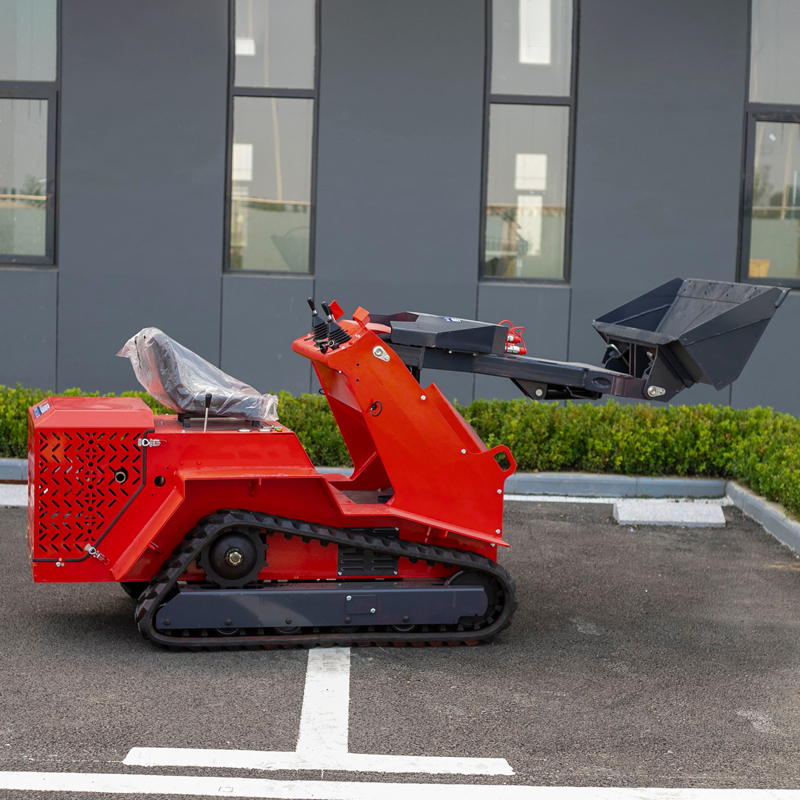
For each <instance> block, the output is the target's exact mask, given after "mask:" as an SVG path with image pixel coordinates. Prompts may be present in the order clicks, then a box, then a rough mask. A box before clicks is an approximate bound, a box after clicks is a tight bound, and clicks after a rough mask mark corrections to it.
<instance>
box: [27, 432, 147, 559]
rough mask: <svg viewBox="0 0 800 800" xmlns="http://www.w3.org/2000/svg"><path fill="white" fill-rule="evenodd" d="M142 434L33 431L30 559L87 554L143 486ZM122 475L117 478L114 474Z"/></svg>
mask: <svg viewBox="0 0 800 800" xmlns="http://www.w3.org/2000/svg"><path fill="white" fill-rule="evenodd" d="M143 435H144V433H143V432H140V433H138V434H135V433H133V432H124V431H75V430H70V431H51V430H49V431H47V432H38V433H37V434H36V436H37V442H36V444H37V445H38V453H37V458H36V471H35V483H34V490H35V506H36V526H35V536H34V541H33V543H32V544H33V551H34V552H33V557H34V558H39V559H42V558H44V559H59V558H60V559H63V560H64V561H72V560H77V559H81V558H84V557H85V556H86V553H85V550H84V548H85V547H86V545H95V544H96V543H97V541H98V540H99V539H100V537H101V536H102V535H103V534H104V533H105V531H106V530H108V528H109V526H110V525H111V523H112V522H113V521H114V519H115V518H116V517H117V515H118V514H119V513H120V511H122V509H123V508H124V507H125V504H126V503H127V502H128V501H129V500H130V498H131V497H132V496H133V495H134V494H135V492H136V491H137V490H138V489H139V487H140V486H141V484H142V451H141V448H140V447H139V446H138V445H137V440H138V439H140V438H141V437H142V436H143ZM122 472H124V473H125V479H124V481H122V482H119V481H118V480H117V479H116V478H115V473H119V474H120V477H121V473H122Z"/></svg>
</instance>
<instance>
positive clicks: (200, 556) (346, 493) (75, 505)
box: [28, 279, 787, 650]
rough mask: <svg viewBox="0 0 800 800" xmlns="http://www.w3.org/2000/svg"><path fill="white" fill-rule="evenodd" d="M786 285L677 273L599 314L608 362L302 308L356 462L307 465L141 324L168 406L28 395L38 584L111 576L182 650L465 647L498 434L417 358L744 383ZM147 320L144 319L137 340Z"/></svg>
mask: <svg viewBox="0 0 800 800" xmlns="http://www.w3.org/2000/svg"><path fill="white" fill-rule="evenodd" d="M786 293H787V290H785V289H778V288H773V287H763V286H753V285H743V284H733V283H719V282H712V281H704V280H682V279H676V280H673V281H670V282H669V283H666V284H664V285H663V286H660V287H659V288H657V289H655V290H653V291H651V292H649V293H647V294H645V295H643V296H641V297H639V298H637V299H635V300H633V301H631V302H629V303H627V304H626V305H623V306H621V307H620V308H618V309H616V310H615V311H612V312H611V313H609V314H606V315H605V316H604V317H601V318H600V319H598V320H596V321H595V322H594V327H595V328H596V329H597V330H598V332H599V333H600V335H601V336H602V337H603V339H604V340H605V342H606V353H605V358H604V361H603V366H599V367H595V366H589V365H586V364H576V363H562V362H557V361H547V360H543V359H539V358H534V357H531V356H528V355H526V354H525V347H524V342H522V337H521V330H520V329H518V328H513V327H512V326H510V323H503V324H500V325H496V324H490V323H485V322H477V321H473V320H465V319H459V318H454V317H439V316H433V315H430V314H417V313H408V312H406V313H399V314H393V315H391V316H376V315H372V316H371V315H369V314H368V312H367V311H365V310H364V309H362V308H359V309H358V310H357V311H356V312H355V313H354V314H353V316H352V319H351V320H344V319H343V318H342V316H343V315H342V313H341V309H340V308H339V307H338V306H337V305H336V304H335V303H331V305H330V306H328V305H326V304H324V303H323V304H322V307H323V311H324V313H325V319H323V318H322V317H321V316H320V315H319V314H318V313H317V311H316V309H315V308H314V303H313V302H312V301H310V300H309V303H310V305H311V308H312V330H311V332H310V333H309V334H308V335H307V336H304V337H302V338H300V339H297V340H296V341H295V342H294V344H293V350H294V351H295V353H297V354H298V355H301V356H303V357H305V358H308V359H310V360H311V362H312V364H313V366H314V370H315V371H316V374H317V377H318V378H319V381H320V383H321V385H322V391H323V392H324V394H325V397H326V398H327V400H328V402H329V404H330V407H331V410H332V412H333V414H334V417H335V418H336V421H337V423H338V425H339V428H340V430H341V433H342V436H343V437H344V441H345V443H346V445H347V448H348V450H349V452H350V455H351V457H352V460H353V464H354V471H353V474H352V475H351V476H349V477H347V476H345V475H343V474H323V473H322V472H319V471H318V470H317V469H315V467H314V465H313V464H312V463H311V461H310V460H309V458H308V456H307V455H306V453H305V451H304V450H303V447H302V446H301V444H300V442H299V441H298V439H297V437H296V436H295V434H294V433H292V431H290V430H288V429H287V428H286V427H285V426H283V425H281V424H280V423H279V421H278V419H277V417H276V415H275V405H274V398H271V399H270V396H261V395H258V393H257V392H255V390H253V389H251V388H250V387H247V386H246V385H244V384H240V383H239V382H237V381H234V380H233V379H231V378H229V377H228V376H226V375H224V373H222V372H221V371H219V370H217V369H216V368H215V367H212V366H211V365H210V364H208V363H207V362H204V361H203V360H202V359H200V358H199V357H198V356H195V355H194V354H193V353H191V351H188V350H186V349H185V348H182V347H180V345H177V343H174V342H172V340H170V339H169V338H168V337H166V336H164V335H163V334H161V333H160V331H157V330H155V329H146V330H145V331H143V332H142V334H139V335H137V337H134V339H132V340H131V342H129V343H128V346H126V347H128V350H127V351H125V352H127V354H128V355H129V356H130V357H131V359H132V361H133V362H134V367H135V368H136V370H137V374H138V376H139V377H140V380H142V382H143V383H144V385H145V386H146V387H147V388H148V389H149V390H150V391H151V393H152V394H154V395H155V396H156V397H157V398H159V399H161V400H162V402H164V403H165V404H166V405H167V406H169V407H171V408H173V409H174V410H175V411H177V412H178V413H177V414H173V415H158V414H156V415H154V414H153V413H152V411H151V410H150V409H149V408H148V406H147V405H145V403H143V402H142V401H141V400H140V399H134V398H91V397H88V398H87V397H51V398H49V399H47V400H46V401H44V402H43V403H40V404H39V405H37V406H35V407H33V408H31V409H30V416H29V422H30V425H29V457H28V458H29V476H30V477H29V505H28V544H29V552H30V559H31V563H32V569H33V577H34V580H36V581H42V582H81V581H83V582H93V581H116V582H119V583H120V584H122V586H123V588H125V589H126V590H127V591H128V592H129V594H131V595H132V596H134V597H136V598H137V600H138V602H137V606H136V614H135V616H136V623H137V625H138V627H139V630H140V631H141V633H142V635H143V636H144V637H145V638H146V639H148V640H149V641H151V642H153V643H154V644H157V645H162V646H166V647H169V648H173V649H189V650H195V649H204V648H233V647H236V648H241V647H292V646H312V645H333V644H337V645H349V644H368V643H371V644H378V645H380V644H390V643H391V644H397V645H400V644H410V645H416V646H420V645H424V644H430V645H441V644H448V645H456V644H459V643H465V644H476V643H478V642H481V641H488V640H490V639H492V638H493V637H495V636H496V635H497V633H498V632H500V631H501V630H503V629H504V628H505V627H506V626H507V625H508V624H509V622H510V621H511V617H512V614H513V612H514V609H515V607H516V601H515V599H514V593H515V588H514V581H513V580H512V579H511V577H510V576H509V575H508V574H507V572H506V571H505V570H504V569H503V568H502V567H501V566H500V565H499V564H498V563H497V552H498V548H500V547H502V546H505V542H504V541H503V530H502V528H503V526H502V519H503V485H504V482H505V480H506V479H507V478H508V476H509V475H511V474H512V473H513V471H514V469H515V462H514V457H513V455H512V454H511V452H510V451H509V449H508V448H507V447H505V446H504V445H498V446H497V447H493V448H491V449H488V448H487V447H486V446H485V445H484V443H483V442H482V441H481V440H480V439H479V438H478V436H477V435H476V433H475V432H474V431H473V430H472V428H471V427H470V426H469V425H468V424H467V423H466V422H465V420H464V419H463V418H462V417H461V415H460V414H458V412H457V411H455V410H454V408H453V406H452V405H451V404H450V403H449V402H448V401H447V399H446V398H445V397H444V395H443V394H442V392H441V391H440V390H439V389H438V388H437V387H436V385H435V384H430V385H429V386H425V387H424V388H423V387H422V386H421V384H420V382H419V377H420V372H421V371H422V370H423V369H426V368H430V369H444V370H455V371H459V372H467V373H477V374H482V375H495V376H502V377H506V378H510V379H511V380H512V381H513V382H514V383H515V384H516V385H517V386H518V387H519V388H520V390H521V391H522V392H523V393H524V394H525V395H527V396H528V397H531V398H534V399H537V400H553V399H561V398H569V399H573V400H574V399H598V398H601V397H603V396H606V395H610V396H616V397H626V398H631V399H636V400H655V401H662V402H663V401H668V400H670V399H671V398H673V397H674V396H675V395H676V394H677V393H678V392H680V391H682V390H683V389H685V388H687V387H690V386H692V385H693V384H694V383H705V384H711V385H713V386H715V387H716V388H717V389H720V388H722V387H724V386H727V385H728V384H729V383H731V382H732V381H733V380H735V379H736V378H737V377H738V376H739V374H740V372H741V370H742V368H743V367H744V365H745V363H746V362H747V359H748V358H749V356H750V354H751V353H752V351H753V349H754V347H755V345H756V343H757V342H758V340H759V338H760V336H761V334H762V333H763V331H764V329H765V328H766V326H767V324H768V322H769V320H770V319H771V318H772V315H773V314H774V313H775V310H776V309H777V308H778V306H779V305H780V304H781V302H782V301H783V299H784V297H785V296H786ZM148 331H149V333H148Z"/></svg>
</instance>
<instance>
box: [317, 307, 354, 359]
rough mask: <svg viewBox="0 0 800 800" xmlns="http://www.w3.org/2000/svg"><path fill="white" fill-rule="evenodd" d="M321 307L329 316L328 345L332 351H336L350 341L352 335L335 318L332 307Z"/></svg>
mask: <svg viewBox="0 0 800 800" xmlns="http://www.w3.org/2000/svg"><path fill="white" fill-rule="evenodd" d="M320 305H321V306H322V310H323V311H324V312H325V314H326V316H327V323H328V344H329V345H330V348H331V350H335V349H336V348H337V347H338V346H339V345H340V344H344V343H345V342H349V341H350V334H349V333H348V332H347V331H346V330H345V329H344V328H342V327H341V326H340V325H339V323H338V322H336V320H335V319H334V318H333V313H332V312H331V307H330V306H329V305H328V304H327V303H320Z"/></svg>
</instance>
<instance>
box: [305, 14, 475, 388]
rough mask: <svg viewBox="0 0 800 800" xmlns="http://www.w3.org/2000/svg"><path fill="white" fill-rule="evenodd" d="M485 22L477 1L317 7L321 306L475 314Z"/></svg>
mask: <svg viewBox="0 0 800 800" xmlns="http://www.w3.org/2000/svg"><path fill="white" fill-rule="evenodd" d="M484 25H485V19H484V4H483V2H482V0H439V1H438V2H436V3H429V2H425V0H406V2H403V3H374V2H371V0H337V2H335V3H334V2H329V3H323V4H322V18H321V34H320V35H321V77H320V100H319V103H320V107H319V151H318V167H317V230H316V298H317V300H318V301H319V300H329V299H331V298H334V297H335V298H336V299H337V300H338V301H339V302H340V303H341V304H342V307H343V308H345V310H346V311H347V313H348V314H349V313H350V312H351V311H352V309H353V308H355V306H356V305H362V306H364V307H365V308H368V309H370V310H372V311H374V312H384V311H389V312H391V311H401V310H415V311H426V312H431V313H436V314H453V315H457V316H464V317H469V318H473V317H474V316H475V313H476V306H477V274H478V252H479V248H478V244H479V241H478V240H479V230H480V224H479V223H480V188H481V148H482V135H483V134H482V125H483V84H484V55H485V40H484V34H485V30H484ZM422 377H423V382H425V381H426V380H428V381H430V380H435V381H436V382H437V383H438V384H439V385H440V388H441V389H442V390H443V391H444V392H445V394H446V395H447V396H448V397H450V398H452V397H457V398H458V399H459V400H460V401H462V402H468V401H469V400H471V399H472V383H473V382H472V377H471V376H463V375H455V374H447V373H444V374H434V373H432V372H429V373H427V374H425V375H423V376H422Z"/></svg>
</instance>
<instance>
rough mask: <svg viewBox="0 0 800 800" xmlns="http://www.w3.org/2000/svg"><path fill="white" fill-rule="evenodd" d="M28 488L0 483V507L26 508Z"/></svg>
mask: <svg viewBox="0 0 800 800" xmlns="http://www.w3.org/2000/svg"><path fill="white" fill-rule="evenodd" d="M27 505H28V487H27V486H26V485H25V484H23V483H0V507H3V506H4V507H6V508H26V507H27Z"/></svg>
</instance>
